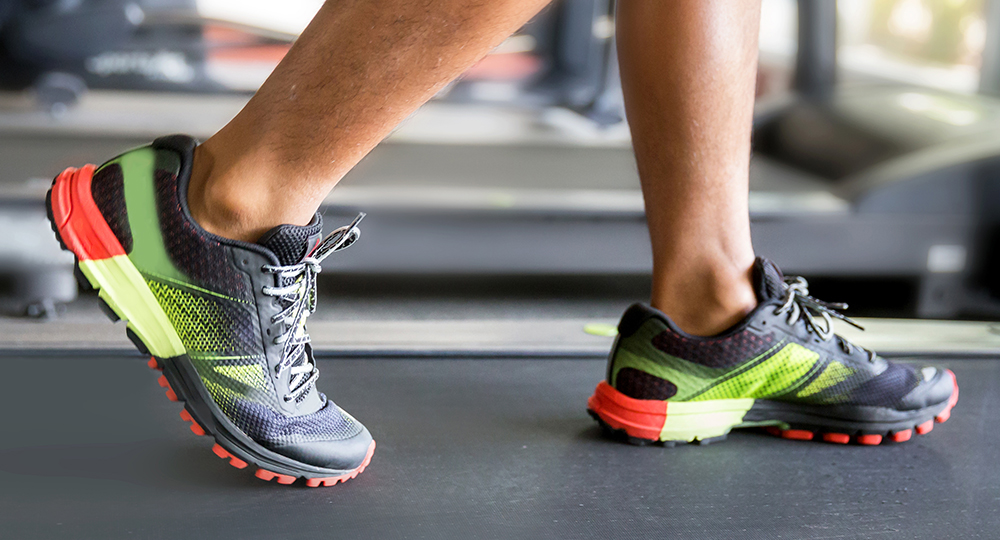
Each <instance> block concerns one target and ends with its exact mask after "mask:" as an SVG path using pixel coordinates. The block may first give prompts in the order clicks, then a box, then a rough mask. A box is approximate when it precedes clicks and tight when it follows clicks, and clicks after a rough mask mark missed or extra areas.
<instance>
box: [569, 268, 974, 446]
mask: <svg viewBox="0 0 1000 540" xmlns="http://www.w3.org/2000/svg"><path fill="white" fill-rule="evenodd" d="M754 284H755V289H756V293H757V300H758V305H757V308H756V309H754V310H753V312H751V313H750V314H749V315H748V316H747V317H746V318H745V319H744V320H743V321H741V322H740V323H738V324H737V325H735V326H734V327H732V328H730V329H729V330H727V331H725V332H723V333H722V334H719V335H717V336H712V337H698V336H692V335H689V334H686V333H685V332H684V331H682V330H681V329H679V328H678V327H677V326H676V325H675V324H674V323H673V322H672V321H671V320H670V318H669V317H667V316H666V315H665V314H663V313H662V312H660V311H658V310H656V309H653V308H651V307H648V306H645V305H641V304H636V305H634V306H632V307H630V308H629V309H628V310H627V311H626V312H625V314H624V316H623V317H622V320H621V322H620V323H619V326H618V338H617V340H616V342H615V345H614V348H613V350H612V351H611V356H610V360H609V364H608V372H607V379H606V380H605V381H603V382H601V383H600V384H598V385H597V389H596V390H595V392H594V395H593V396H592V397H591V398H590V400H589V402H588V410H589V411H590V414H591V415H592V416H593V417H594V418H595V419H597V420H598V422H599V423H600V424H601V425H602V426H603V427H604V428H605V429H606V430H607V431H609V432H610V433H612V434H615V435H622V436H624V437H625V438H626V440H628V441H629V442H632V443H635V444H645V443H654V442H655V443H662V444H665V445H668V446H673V445H674V444H676V443H681V442H683V443H694V442H697V443H701V444H705V443H710V442H713V441H718V440H722V439H724V438H725V437H726V435H727V434H728V433H729V431H730V430H732V429H735V428H748V427H764V428H766V429H767V430H768V431H769V432H770V433H772V434H774V435H777V436H780V437H784V438H786V439H798V440H822V441H825V442H830V443H839V444H846V443H849V442H851V441H854V442H856V443H859V444H865V445H875V444H880V443H882V442H886V441H893V442H903V441H907V440H909V439H910V438H911V437H912V436H913V435H914V433H916V434H917V435H923V434H925V433H927V432H929V431H931V429H933V427H934V423H935V422H944V421H946V420H948V418H949V417H950V416H951V409H952V407H954V406H955V404H956V403H957V402H958V383H957V382H956V380H955V375H954V374H953V373H952V372H951V371H950V370H947V369H940V368H935V367H930V366H928V367H922V368H918V367H914V366H912V365H909V364H898V363H892V362H889V361H887V360H885V359H884V358H882V357H881V356H879V355H877V354H875V353H874V352H872V351H869V350H867V349H864V348H862V347H858V346H857V345H854V344H852V343H850V342H849V341H847V340H845V339H844V338H842V337H840V336H838V335H836V334H834V333H833V329H832V325H831V317H836V318H841V319H843V320H845V321H847V322H851V323H853V322H852V321H850V319H847V318H846V317H843V316H842V315H840V314H839V313H838V311H837V310H838V309H842V308H845V307H846V306H843V305H838V304H828V303H825V302H822V301H820V300H817V299H815V298H813V297H811V296H809V290H808V288H807V284H806V281H805V280H804V279H802V278H785V277H784V276H783V275H782V274H781V271H780V270H778V267H777V266H775V265H774V264H773V263H771V262H770V261H767V260H765V259H758V260H757V262H756V264H755V265H754Z"/></svg>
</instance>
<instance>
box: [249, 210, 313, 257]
mask: <svg viewBox="0 0 1000 540" xmlns="http://www.w3.org/2000/svg"><path fill="white" fill-rule="evenodd" d="M322 235H323V218H321V217H320V215H319V214H316V216H315V217H314V218H313V220H312V222H311V223H309V225H305V226H301V225H287V224H286V225H278V226H277V227H275V228H273V229H271V230H270V231H267V232H266V233H264V236H261V237H260V240H258V241H257V243H258V244H260V245H262V246H264V247H266V248H267V249H269V250H271V252H273V253H274V255H275V257H277V258H278V263H279V264H281V265H282V266H289V265H293V264H296V263H298V262H299V261H301V260H302V259H303V258H304V257H305V256H306V255H308V254H309V252H310V251H311V250H312V249H313V248H315V247H316V244H318V243H319V240H320V238H322Z"/></svg>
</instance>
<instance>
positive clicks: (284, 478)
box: [253, 468, 295, 486]
mask: <svg viewBox="0 0 1000 540" xmlns="http://www.w3.org/2000/svg"><path fill="white" fill-rule="evenodd" d="M253 475H254V476H256V477H257V478H260V479H261V480H264V481H267V482H270V481H271V480H277V482H278V483H279V484H284V485H286V486H287V485H289V484H294V483H295V477H294V476H288V475H287V474H279V473H276V472H271V471H269V470H267V469H260V468H258V469H257V472H255V473H253Z"/></svg>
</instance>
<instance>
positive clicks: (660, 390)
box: [615, 368, 677, 400]
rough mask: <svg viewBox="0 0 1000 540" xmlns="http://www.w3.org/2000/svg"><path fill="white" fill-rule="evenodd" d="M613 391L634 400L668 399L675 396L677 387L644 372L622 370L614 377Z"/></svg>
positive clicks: (630, 369)
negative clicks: (615, 390)
mask: <svg viewBox="0 0 1000 540" xmlns="http://www.w3.org/2000/svg"><path fill="white" fill-rule="evenodd" d="M615 389H617V390H618V391H619V392H621V393H623V394H625V395H626V396H628V397H630V398H635V399H658V400H664V399H670V398H672V397H674V396H675V395H676V394H677V385H675V384H674V383H672V382H670V381H668V380H666V379H661V378H659V377H656V376H653V375H650V374H649V373H646V372H645V371H640V370H638V369H633V368H622V369H621V370H620V371H619V372H618V374H617V375H615Z"/></svg>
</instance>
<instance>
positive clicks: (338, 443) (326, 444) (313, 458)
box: [272, 426, 372, 471]
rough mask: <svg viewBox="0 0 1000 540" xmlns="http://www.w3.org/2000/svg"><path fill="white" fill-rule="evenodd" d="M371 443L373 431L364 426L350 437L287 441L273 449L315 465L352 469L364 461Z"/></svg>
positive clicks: (341, 469) (326, 467)
mask: <svg viewBox="0 0 1000 540" xmlns="http://www.w3.org/2000/svg"><path fill="white" fill-rule="evenodd" d="M371 443H372V436H371V433H369V432H368V429H367V428H365V427H364V426H362V427H361V431H359V432H358V433H357V434H355V435H354V436H353V437H350V438H346V439H339V440H316V441H305V442H297V443H287V444H282V445H277V446H274V447H272V450H274V451H275V452H277V453H279V454H281V455H283V456H285V457H287V458H290V459H294V460H295V461H298V462H301V463H305V464H308V465H312V466H315V467H323V468H325V469H333V470H338V471H351V470H354V469H357V468H358V467H360V466H361V464H362V463H363V462H364V460H365V457H366V456H367V455H368V448H369V447H370V446H371Z"/></svg>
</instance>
